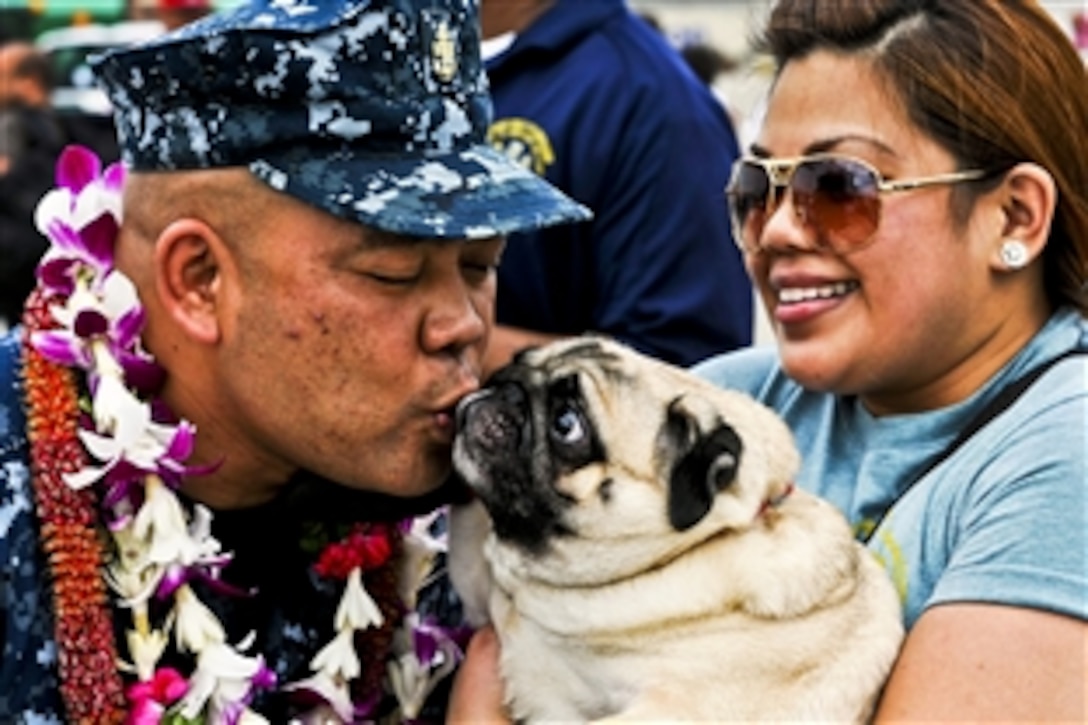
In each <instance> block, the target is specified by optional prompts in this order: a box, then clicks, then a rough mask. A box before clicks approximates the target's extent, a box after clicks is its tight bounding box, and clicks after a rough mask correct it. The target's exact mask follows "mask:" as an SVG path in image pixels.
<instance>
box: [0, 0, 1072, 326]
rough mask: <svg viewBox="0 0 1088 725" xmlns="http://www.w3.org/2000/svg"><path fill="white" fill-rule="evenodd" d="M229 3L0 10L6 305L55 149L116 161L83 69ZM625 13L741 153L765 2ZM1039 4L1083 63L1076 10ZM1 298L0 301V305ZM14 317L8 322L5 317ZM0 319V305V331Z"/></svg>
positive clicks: (16, 0)
mask: <svg viewBox="0 0 1088 725" xmlns="http://www.w3.org/2000/svg"><path fill="white" fill-rule="evenodd" d="M240 1H241V0H0V237H2V238H0V257H2V259H0V288H4V291H5V292H11V293H12V294H10V295H8V296H10V297H12V298H13V299H15V298H18V299H19V300H21V297H19V295H21V294H23V291H22V290H15V289H14V287H13V285H14V283H13V282H9V281H7V279H6V278H5V277H4V274H6V273H8V272H12V271H13V270H14V268H15V267H16V266H17V265H16V263H15V262H13V261H12V260H14V259H15V256H14V255H15V250H18V249H20V247H19V246H18V237H19V235H20V234H25V235H26V236H27V237H28V239H30V240H37V241H39V242H40V237H39V235H38V233H37V232H36V230H34V229H33V226H32V225H31V224H30V219H31V217H32V209H33V204H34V203H35V200H36V199H37V198H38V197H39V196H40V194H41V193H43V190H44V189H47V188H48V187H49V184H50V183H51V179H52V159H53V157H55V155H56V153H59V149H60V148H61V147H62V146H63V144H65V143H82V144H84V145H87V146H90V147H92V148H94V149H95V150H96V151H97V152H98V153H99V155H100V156H102V158H103V159H104V160H114V159H115V158H116V157H117V155H118V154H117V147H116V140H115V138H114V134H113V126H112V118H111V117H110V108H109V103H108V101H107V100H106V97H105V94H104V93H102V91H100V90H99V89H98V88H96V87H95V85H94V81H93V78H92V75H91V72H90V69H89V67H88V65H87V59H88V57H90V56H92V55H94V54H96V53H99V52H102V51H103V50H106V49H108V48H111V47H114V46H118V45H126V44H129V43H132V42H136V41H140V40H144V39H147V38H151V37H154V36H156V35H158V34H160V33H162V32H164V31H165V30H168V29H170V28H173V27H176V26H178V25H180V24H184V23H186V22H191V21H192V20H194V19H196V18H198V17H200V16H202V15H205V14H207V13H209V12H213V11H215V10H220V9H226V8H229V7H232V6H235V5H237V4H239V2H240ZM319 1H320V2H332V1H333V0H319ZM510 1H511V2H515V1H517V0H510ZM576 1H577V2H593V0H576ZM628 4H629V5H630V6H631V8H632V9H633V10H634V11H635V12H637V13H638V14H640V15H642V16H643V17H644V18H645V19H646V20H647V21H648V22H650V23H652V24H653V25H655V26H656V27H657V28H658V29H659V30H660V31H661V32H662V33H663V34H664V35H665V36H666V37H667V38H668V39H669V41H670V42H671V44H672V45H673V46H674V47H675V48H676V49H677V50H678V51H680V52H681V53H682V54H683V55H684V56H685V58H686V59H687V60H688V62H689V65H690V66H691V67H692V69H693V70H694V71H695V72H696V74H697V75H699V76H700V77H702V78H703V80H704V81H706V82H707V84H708V85H710V87H711V88H712V90H713V91H714V93H715V94H716V95H717V96H718V97H719V99H720V100H721V101H722V103H723V104H724V106H725V108H726V109H727V111H728V113H729V115H730V116H731V117H732V119H733V123H734V127H735V128H736V130H737V136H738V140H739V141H740V144H741V148H742V149H743V148H747V146H748V145H749V144H750V142H751V141H752V140H753V138H754V135H755V132H756V128H757V126H758V123H759V117H760V109H761V105H762V98H763V96H764V94H765V92H766V89H767V86H768V84H769V82H770V77H771V66H770V64H769V63H768V61H767V60H766V59H765V58H761V57H759V56H757V55H756V54H754V53H753V52H752V50H751V42H750V41H751V39H752V36H753V33H754V32H755V30H756V29H757V28H758V27H760V25H761V24H762V20H763V18H764V16H765V14H766V13H767V11H768V9H769V7H770V4H771V0H628ZM1042 4H1043V5H1044V7H1046V8H1047V9H1048V10H1049V11H1050V12H1051V13H1052V14H1053V16H1054V17H1055V19H1056V20H1057V21H1058V23H1059V24H1060V25H1061V26H1062V27H1063V28H1065V29H1066V32H1067V33H1068V34H1069V36H1070V37H1071V38H1072V39H1073V40H1074V42H1075V43H1076V44H1077V46H1078V47H1079V48H1080V49H1081V54H1082V55H1083V56H1084V57H1085V59H1086V61H1088V0H1043V3H1042ZM28 51H30V52H29V53H28ZM28 55H35V56H37V57H38V58H39V59H40V60H41V62H40V63H38V64H37V65H35V64H34V62H33V60H34V59H33V58H31V59H30V61H31V62H29V63H28V62H25V61H27V57H28ZM28 88H29V89H30V90H29V91H26V89H28ZM35 88H36V89H37V90H35ZM28 94H29V95H28ZM20 154H22V156H23V157H24V158H23V159H22V160H20V159H19V156H20ZM24 197H25V199H24ZM19 225H21V227H20V226H19ZM29 243H30V242H24V246H26V245H27V244H29ZM34 261H35V260H34V258H33V257H32V255H31V256H28V258H27V265H29V266H27V270H17V271H15V272H14V274H17V275H21V278H26V279H31V278H32V275H33V262H34ZM9 287H12V288H13V289H12V290H7V288H9ZM3 297H4V295H3V294H0V303H2V302H4V298H3ZM13 304H14V303H13ZM757 309H759V310H760V311H761V310H762V306H761V305H757ZM15 314H17V312H12V311H9V312H8V314H7V317H8V318H9V319H10V318H12V317H13V315H15ZM760 314H761V315H762V312H760ZM4 318H5V314H4V309H3V307H2V305H0V329H3V326H4V324H5V323H4ZM769 339H770V334H769V329H768V328H767V326H766V321H765V320H764V319H763V318H762V317H760V319H759V320H758V321H757V332H756V340H757V342H765V341H767V340H769Z"/></svg>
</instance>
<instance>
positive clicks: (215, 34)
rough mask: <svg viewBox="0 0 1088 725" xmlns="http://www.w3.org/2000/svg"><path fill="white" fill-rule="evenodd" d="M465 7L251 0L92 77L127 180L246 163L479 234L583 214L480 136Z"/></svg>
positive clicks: (342, 202) (311, 192)
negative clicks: (132, 174) (133, 174)
mask: <svg viewBox="0 0 1088 725" xmlns="http://www.w3.org/2000/svg"><path fill="white" fill-rule="evenodd" d="M476 4H477V0H344V1H342V2H334V1H331V0H255V1H254V2H248V3H246V4H244V5H241V6H239V7H237V8H235V9H233V10H230V11H226V12H223V13H219V14H216V15H210V16H208V17H205V18H203V19H202V20H200V21H197V22H196V23H193V24H190V25H187V26H183V27H182V28H180V29H179V30H177V31H175V32H173V33H169V34H165V35H163V36H162V37H159V38H156V39H154V40H152V41H149V42H147V43H144V44H141V45H137V46H134V47H130V48H126V49H122V50H115V51H112V52H110V53H107V54H105V55H103V56H101V57H99V58H97V59H96V60H95V62H94V70H95V72H96V74H97V76H98V79H99V81H100V82H101V83H102V85H103V86H104V87H105V89H106V92H107V93H108V94H109V96H110V100H111V102H112V103H113V107H114V117H115V122H116V126H117V134H118V139H119V141H120V144H121V150H122V157H123V160H124V162H125V164H126V165H127V166H128V167H130V168H132V169H134V170H137V171H154V170H174V169H201V168H214V167H224V166H248V167H249V169H250V170H251V171H252V172H253V173H254V174H255V175H256V176H257V177H258V178H260V179H262V180H263V181H264V182H266V183H267V184H269V185H270V186H272V187H273V188H275V189H278V190H280V191H283V192H285V193H287V194H290V195H292V196H294V197H296V198H299V199H301V200H303V201H305V202H308V203H310V204H314V205H316V206H318V207H320V208H322V209H324V210H326V211H329V212H331V213H333V214H335V215H337V216H339V217H343V218H345V219H351V220H355V221H359V222H361V223H363V224H366V225H368V226H372V227H376V228H378V229H383V230H385V231H389V232H393V233H397V234H405V235H410V236H419V237H430V238H468V239H479V238H484V237H490V236H497V235H502V234H508V233H510V232H514V231H521V230H528V229H536V228H540V227H544V226H548V225H551V224H557V223H561V222H570V221H583V220H586V219H588V218H590V216H591V215H590V212H589V210H588V209H586V208H585V207H583V206H581V205H580V204H577V203H576V202H574V201H572V200H571V199H569V198H568V197H566V196H565V195H564V194H562V193H561V192H560V191H558V190H557V189H555V188H554V187H552V186H551V185H550V184H548V183H547V182H546V181H544V180H543V179H541V178H540V177H538V176H537V175H536V174H533V173H532V172H531V171H530V170H528V169H525V168H523V167H522V166H520V165H518V164H516V163H515V162H512V161H510V160H509V159H508V158H507V157H506V156H505V155H503V154H501V153H500V152H497V151H495V150H493V149H492V148H491V147H490V146H489V145H488V144H487V143H486V142H485V134H486V131H487V126H488V124H489V123H490V121H491V116H492V107H491V98H490V95H489V94H488V84H487V77H486V75H485V72H484V68H483V63H482V61H481V58H480V37H479V21H478V18H477V9H476Z"/></svg>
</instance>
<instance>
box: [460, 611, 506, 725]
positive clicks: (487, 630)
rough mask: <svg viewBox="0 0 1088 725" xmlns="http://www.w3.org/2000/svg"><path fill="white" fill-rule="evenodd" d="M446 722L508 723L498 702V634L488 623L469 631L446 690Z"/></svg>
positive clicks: (493, 724) (499, 699) (500, 698)
mask: <svg viewBox="0 0 1088 725" xmlns="http://www.w3.org/2000/svg"><path fill="white" fill-rule="evenodd" d="M446 722H447V723H490V724H491V725H505V724H507V723H510V722H511V721H510V718H509V717H508V716H507V715H506V712H505V711H504V710H503V706H502V680H501V679H500V677H499V638H498V636H497V635H496V634H495V630H494V629H492V628H491V627H484V628H482V629H480V630H479V631H478V632H476V634H475V635H473V637H472V640H471V641H470V642H469V644H468V652H466V654H465V661H464V662H462V663H461V668H460V671H459V672H458V673H457V678H456V680H454V683H453V692H451V693H450V703H449V709H448V711H447V713H446Z"/></svg>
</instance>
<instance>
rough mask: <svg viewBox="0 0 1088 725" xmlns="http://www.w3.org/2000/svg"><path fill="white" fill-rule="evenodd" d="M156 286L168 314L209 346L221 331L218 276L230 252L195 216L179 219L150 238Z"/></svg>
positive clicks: (221, 272) (220, 298)
mask: <svg viewBox="0 0 1088 725" xmlns="http://www.w3.org/2000/svg"><path fill="white" fill-rule="evenodd" d="M154 263H155V288H156V292H157V294H158V296H159V300H160V302H161V303H162V306H163V308H164V309H165V310H166V312H167V314H169V315H170V317H171V318H173V320H174V323H175V324H176V325H177V326H178V327H179V328H180V329H181V330H182V331H183V332H184V333H185V334H186V335H188V336H189V337H190V338H192V339H193V340H195V341H197V342H203V343H207V344H214V343H216V342H218V340H219V336H220V333H221V332H222V330H221V328H220V320H219V314H220V312H221V310H222V304H223V298H222V294H223V274H224V271H225V269H226V268H228V267H229V266H230V263H231V258H230V250H229V249H228V248H227V246H226V244H225V242H224V241H223V239H222V238H221V237H220V236H219V235H218V234H216V232H215V230H213V229H212V228H211V227H210V226H208V225H207V224H205V223H204V222H202V221H200V220H199V219H190V218H186V219H179V220H177V221H175V222H173V223H171V224H170V225H169V226H167V227H166V228H165V229H164V230H163V231H162V233H161V234H159V237H158V239H157V240H156V241H155V261H154Z"/></svg>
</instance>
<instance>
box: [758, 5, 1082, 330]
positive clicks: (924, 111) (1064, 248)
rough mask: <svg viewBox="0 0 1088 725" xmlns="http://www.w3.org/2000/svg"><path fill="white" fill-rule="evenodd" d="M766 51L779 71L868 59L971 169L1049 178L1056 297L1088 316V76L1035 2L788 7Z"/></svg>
mask: <svg viewBox="0 0 1088 725" xmlns="http://www.w3.org/2000/svg"><path fill="white" fill-rule="evenodd" d="M758 45H759V47H760V49H761V50H763V51H765V52H767V53H770V54H771V55H772V56H773V57H774V60H775V63H776V67H777V68H778V69H779V70H781V69H782V67H783V66H784V65H785V64H786V63H788V62H789V61H791V60H797V59H800V58H803V57H805V56H806V55H808V54H809V53H811V52H812V51H814V50H831V51H835V52H839V53H850V54H856V55H862V56H868V57H869V58H871V61H872V64H873V67H874V68H875V69H876V71H877V72H878V73H879V74H880V75H881V77H883V78H884V79H886V81H887V83H888V87H889V88H891V89H893V90H894V92H895V93H896V94H897V95H898V96H899V98H901V99H902V101H903V103H904V105H905V107H906V109H907V113H908V114H909V115H910V117H911V120H912V121H913V122H914V123H915V124H916V125H917V126H918V127H919V128H921V129H922V130H923V131H924V132H925V133H927V134H928V135H929V136H931V137H932V138H933V139H935V140H936V141H937V143H939V144H941V145H942V146H943V147H944V148H945V149H947V150H948V151H949V153H951V154H952V155H953V156H954V157H955V158H956V159H957V161H958V163H959V164H960V166H961V167H970V168H985V169H994V170H1006V169H1009V168H1011V167H1012V166H1014V165H1015V164H1017V163H1020V162H1024V161H1030V162H1034V163H1036V164H1038V165H1040V166H1042V167H1043V168H1045V169H1046V170H1047V171H1049V172H1050V174H1051V175H1052V176H1053V177H1054V181H1055V183H1056V185H1057V189H1058V205H1057V209H1056V211H1055V217H1054V225H1053V229H1052V230H1051V234H1050V239H1049V242H1048V243H1047V247H1046V250H1045V252H1044V253H1043V264H1044V275H1045V281H1046V288H1047V293H1048V295H1049V296H1050V300H1051V302H1052V303H1053V304H1055V305H1059V304H1071V305H1073V306H1075V307H1077V308H1078V309H1079V310H1080V311H1081V314H1086V315H1088V286H1086V285H1088V70H1086V67H1085V64H1084V61H1083V60H1082V59H1081V58H1080V56H1079V54H1078V53H1077V51H1076V49H1075V48H1074V47H1073V44H1072V43H1071V42H1070V41H1069V39H1068V37H1067V36H1066V34H1065V33H1064V32H1063V31H1062V29H1061V28H1060V27H1059V26H1058V24H1057V23H1056V22H1055V21H1054V19H1053V18H1052V17H1051V16H1050V15H1049V14H1048V13H1047V11H1046V10H1044V9H1043V8H1041V7H1040V6H1039V5H1038V3H1037V2H1035V0H779V1H778V2H777V3H776V5H775V6H774V8H773V9H772V11H771V14H770V16H769V19H768V23H767V26H766V28H765V29H764V31H763V34H762V36H761V37H760V38H759V40H758ZM966 186H970V185H966Z"/></svg>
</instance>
